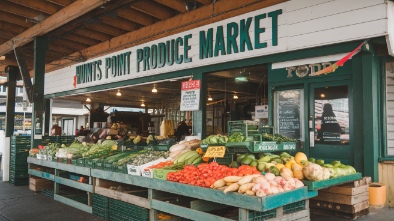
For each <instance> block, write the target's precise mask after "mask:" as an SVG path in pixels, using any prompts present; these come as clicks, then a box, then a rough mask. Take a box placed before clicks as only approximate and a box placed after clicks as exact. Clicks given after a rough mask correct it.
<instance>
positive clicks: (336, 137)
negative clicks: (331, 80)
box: [314, 86, 349, 144]
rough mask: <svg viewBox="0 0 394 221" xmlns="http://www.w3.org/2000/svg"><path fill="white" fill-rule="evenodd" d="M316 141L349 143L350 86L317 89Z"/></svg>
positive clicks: (322, 142)
mask: <svg viewBox="0 0 394 221" xmlns="http://www.w3.org/2000/svg"><path fill="white" fill-rule="evenodd" d="M314 96H315V143H321V144H349V98H348V86H334V87H322V88H316V89H315V95H314Z"/></svg>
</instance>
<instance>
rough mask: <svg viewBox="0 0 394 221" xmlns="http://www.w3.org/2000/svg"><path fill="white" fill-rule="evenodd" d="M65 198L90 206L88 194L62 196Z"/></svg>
mask: <svg viewBox="0 0 394 221" xmlns="http://www.w3.org/2000/svg"><path fill="white" fill-rule="evenodd" d="M62 196H63V197H66V198H68V199H71V200H74V201H76V202H79V203H83V204H85V205H88V194H87V193H82V194H70V195H67V194H66V195H62Z"/></svg>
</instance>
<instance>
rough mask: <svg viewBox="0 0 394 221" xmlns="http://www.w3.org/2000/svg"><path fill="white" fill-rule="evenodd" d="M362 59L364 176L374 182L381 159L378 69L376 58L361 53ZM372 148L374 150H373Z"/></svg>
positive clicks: (366, 53) (369, 54)
mask: <svg viewBox="0 0 394 221" xmlns="http://www.w3.org/2000/svg"><path fill="white" fill-rule="evenodd" d="M360 54H361V59H362V64H361V65H362V72H361V76H362V78H363V82H362V86H363V93H362V98H363V106H362V108H363V111H364V113H363V119H362V121H363V122H364V127H363V130H364V131H363V136H362V137H363V141H364V142H363V147H364V175H365V176H370V177H371V178H372V180H373V181H377V178H378V157H379V148H378V147H379V146H380V145H379V139H378V138H379V133H378V131H379V123H378V122H379V118H378V117H379V112H378V111H379V110H378V105H379V101H378V100H379V97H377V96H378V90H379V88H378V74H379V72H378V68H377V66H378V65H377V64H376V58H374V56H373V54H371V53H368V52H360ZM371 147H372V148H371Z"/></svg>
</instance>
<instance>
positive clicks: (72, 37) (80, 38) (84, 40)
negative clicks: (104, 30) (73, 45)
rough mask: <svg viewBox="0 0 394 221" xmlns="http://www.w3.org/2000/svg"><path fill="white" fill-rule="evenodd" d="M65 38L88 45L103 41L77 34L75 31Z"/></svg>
mask: <svg viewBox="0 0 394 221" xmlns="http://www.w3.org/2000/svg"><path fill="white" fill-rule="evenodd" d="M64 38H65V39H69V40H72V41H75V42H79V43H83V44H86V45H89V46H92V45H96V44H98V43H100V42H101V41H99V40H96V39H93V38H88V37H85V36H82V35H78V34H75V33H72V34H69V35H66V36H65V37H64Z"/></svg>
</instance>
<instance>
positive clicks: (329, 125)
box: [319, 103, 342, 141]
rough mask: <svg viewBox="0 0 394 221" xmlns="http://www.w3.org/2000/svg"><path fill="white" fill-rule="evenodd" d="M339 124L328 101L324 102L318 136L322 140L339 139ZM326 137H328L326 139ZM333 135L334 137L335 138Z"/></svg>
mask: <svg viewBox="0 0 394 221" xmlns="http://www.w3.org/2000/svg"><path fill="white" fill-rule="evenodd" d="M341 131H342V129H341V126H340V125H339V123H338V121H337V119H336V116H335V113H334V111H333V110H332V106H331V104H329V103H326V104H324V106H323V113H322V125H321V129H320V132H319V137H320V139H321V140H322V141H324V140H327V141H340V140H339V136H340V134H341ZM328 137H330V138H329V139H328ZM334 137H336V138H335V139H338V140H335V139H334Z"/></svg>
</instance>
